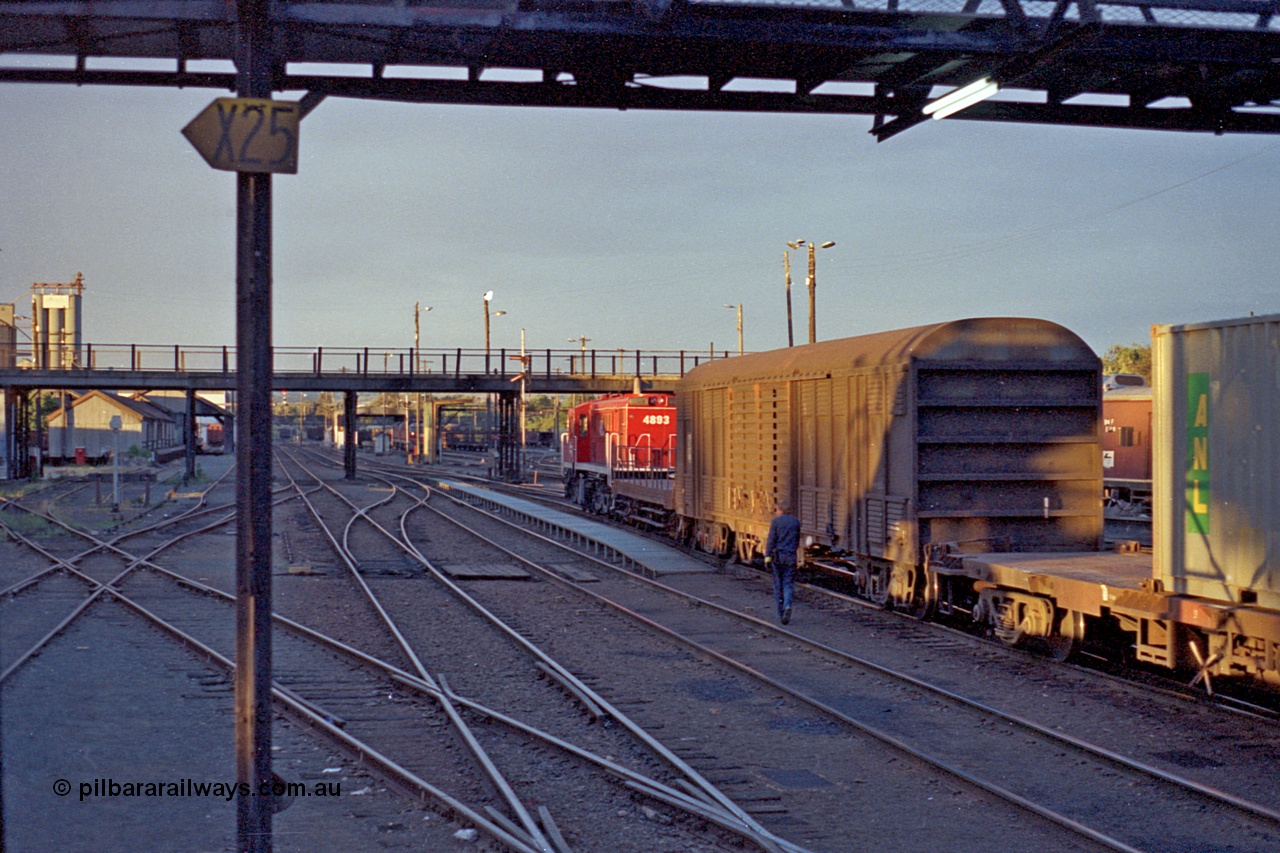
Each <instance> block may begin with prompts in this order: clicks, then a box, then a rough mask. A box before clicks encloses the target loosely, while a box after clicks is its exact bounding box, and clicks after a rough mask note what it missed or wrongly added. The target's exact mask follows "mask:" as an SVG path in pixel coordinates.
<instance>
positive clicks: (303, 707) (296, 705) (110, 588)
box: [0, 487, 660, 853]
mask: <svg viewBox="0 0 1280 853" xmlns="http://www.w3.org/2000/svg"><path fill="white" fill-rule="evenodd" d="M211 488H212V487H211ZM279 491H283V490H277V493H278V492H279ZM312 491H315V490H312ZM309 493H310V492H307V491H305V490H303V494H304V495H305V494H309ZM288 500H292V496H289V497H285V498H282V499H280V500H277V501H276V502H275V504H276V505H279V504H281V503H284V502H286V501H288ZM221 508H225V507H215V508H213V509H215V510H216V509H221ZM22 509H24V511H27V512H30V511H31V510H27V509H26V508H22ZM211 511H212V510H211ZM234 517H235V516H234V514H231V515H228V516H225V517H223V518H221V519H218V520H217V521H215V522H214V523H212V524H209V525H206V526H204V527H202V528H200V529H198V530H195V531H188V532H185V533H183V534H182V535H180V536H178V537H174V538H173V539H171V540H170V541H168V542H166V543H164V544H163V545H161V546H159V547H157V548H155V549H153V550H152V551H151V552H149V553H148V554H147V555H146V556H144V557H138V556H136V555H132V554H129V553H127V552H125V551H123V550H122V549H119V548H113V549H111V550H114V551H115V552H116V553H117V556H120V557H122V558H124V559H127V560H129V561H130V562H129V565H128V566H127V567H126V568H125V569H124V570H122V571H121V572H120V573H119V574H118V575H116V576H115V577H114V578H112V579H111V580H109V581H106V582H105V583H104V582H102V581H99V580H97V579H95V578H92V577H90V576H88V575H86V574H84V573H83V572H82V571H80V570H79V569H77V568H76V567H75V565H74V564H73V563H72V562H71V561H72V560H78V559H82V558H83V556H85V555H87V554H88V553H93V552H95V551H97V550H100V548H101V547H102V546H103V545H105V544H107V543H105V542H103V541H102V540H97V539H95V538H94V537H92V536H90V535H89V534H86V533H84V532H83V531H78V530H75V529H74V528H70V529H71V530H72V532H74V533H76V534H77V535H80V536H83V537H85V538H89V539H90V540H91V541H95V542H98V543H99V547H98V548H94V549H92V550H91V551H89V552H85V553H84V554H81V555H77V556H76V557H72V558H70V559H67V558H60V557H57V556H56V555H53V554H51V553H49V552H48V551H47V550H45V549H43V548H41V547H40V546H39V545H38V544H36V543H35V542H33V541H31V540H30V539H29V538H27V537H24V536H21V535H18V534H16V533H15V534H14V536H15V539H17V540H18V541H20V542H22V544H24V545H27V546H28V547H30V548H32V549H33V550H36V551H37V552H38V553H41V554H42V555H43V556H46V557H48V558H49V559H51V560H54V561H56V565H55V566H54V567H52V569H51V570H57V569H58V568H65V569H66V570H67V571H68V572H69V573H70V574H71V575H73V576H75V577H78V578H80V579H82V580H84V581H86V582H88V583H89V584H91V585H93V586H94V587H95V589H94V591H93V592H92V593H91V594H90V595H89V597H88V598H87V599H86V600H85V601H83V602H81V604H80V605H79V606H78V607H77V608H76V610H75V611H74V612H73V613H72V614H70V615H69V616H68V617H66V618H65V619H64V620H63V621H62V622H61V623H60V624H59V625H58V626H57V627H56V628H55V629H53V630H52V631H50V632H49V633H48V634H47V635H46V636H45V637H44V638H43V639H42V640H41V641H40V642H39V643H37V644H36V645H35V646H34V647H33V648H32V649H30V650H29V651H28V652H27V653H26V654H24V655H23V656H22V658H21V660H19V661H18V662H16V663H15V664H14V665H13V666H11V667H9V668H8V669H7V670H6V671H5V672H4V673H3V674H2V675H0V681H3V680H4V679H6V678H8V676H9V675H10V674H12V672H14V671H16V670H17V669H18V668H19V667H20V666H21V664H22V663H24V662H25V661H26V660H27V659H29V658H30V657H31V656H33V655H34V654H35V653H36V652H38V651H39V650H40V648H42V647H43V646H44V645H46V644H47V643H48V642H49V641H51V640H52V639H53V638H54V637H55V636H57V635H58V634H59V633H60V632H61V631H62V630H65V628H66V626H68V625H69V624H71V622H72V621H73V620H74V619H75V618H76V617H77V616H79V615H80V614H81V613H82V612H83V611H84V610H86V609H87V608H88V607H89V606H90V605H91V604H92V603H93V602H94V601H96V600H97V599H98V598H99V597H100V596H102V595H103V594H104V593H106V594H109V595H111V596H112V597H113V598H115V599H117V600H119V601H121V602H122V603H124V604H126V605H128V606H130V607H132V608H133V609H135V610H137V611H138V612H140V613H143V614H144V615H146V616H147V617H148V618H150V619H152V621H154V622H156V624H158V625H161V627H164V628H166V629H167V630H170V631H171V632H174V633H176V634H177V635H184V632H181V631H180V630H178V629H176V628H175V627H174V626H171V625H168V624H167V623H165V622H164V620H162V619H160V618H159V617H156V616H155V615H154V614H151V613H150V612H149V611H147V610H146V608H145V607H142V606H141V605H139V604H137V603H136V602H134V601H132V600H131V599H129V597H128V596H127V595H125V594H124V593H122V592H121V591H120V590H119V589H118V588H116V587H115V584H117V583H119V582H120V581H121V580H123V579H124V578H125V577H127V576H128V575H129V574H130V573H131V572H133V571H134V570H135V569H136V568H138V567H140V566H145V567H148V568H151V569H153V570H154V571H156V572H158V573H160V574H163V575H165V576H167V577H170V578H172V579H173V580H175V581H176V582H178V583H180V584H182V585H185V586H189V587H191V588H192V589H193V590H197V591H200V592H204V593H209V594H212V595H214V596H217V597H220V598H222V599H224V600H228V601H232V602H234V600H235V597H234V596H233V595H230V594H228V593H225V592H223V591H221V590H218V589H215V588H213V587H209V586H207V585H205V584H201V583H199V582H198V581H194V580H192V579H190V578H186V577H184V576H182V575H180V574H178V573H176V572H174V571H171V570H169V569H166V568H164V567H163V566H159V565H157V564H155V563H152V562H150V559H149V558H150V557H152V556H154V555H155V554H157V553H159V552H160V551H162V550H164V549H165V548H168V547H170V546H171V545H173V544H176V543H177V542H178V541H181V540H182V539H185V538H187V537H189V536H192V535H195V534H196V533H203V532H207V531H209V530H212V529H215V528H217V527H221V526H224V525H225V524H227V523H229V522H231V521H232V520H234ZM189 518H190V514H189V513H188V514H184V516H182V517H178V518H174V519H169V520H166V521H165V522H163V523H161V524H158V525H154V526H153V527H163V526H167V525H171V524H174V523H177V522H178V521H182V520H189ZM0 527H4V525H3V522H0ZM5 529H8V528H5ZM149 529H151V528H149ZM11 532H12V531H11ZM136 532H138V531H135V532H134V533H136ZM128 535H133V534H132V533H131V534H126V535H125V536H120V537H116V538H115V539H113V540H111V541H112V542H116V541H119V540H120V539H122V538H127V536H128ZM273 618H274V619H275V620H276V621H277V622H279V623H281V624H284V625H285V626H287V627H290V628H292V629H294V630H296V631H299V632H301V633H302V634H303V635H304V636H308V637H309V638H311V639H313V640H319V641H320V642H322V643H323V644H324V645H325V646H326V647H329V648H336V649H339V650H341V651H343V652H345V653H347V654H349V655H352V656H354V657H356V658H357V659H360V660H362V661H363V662H365V663H366V664H372V665H373V666H374V667H375V668H376V669H378V670H380V671H383V672H384V674H386V675H387V676H388V677H391V678H396V679H397V680H401V679H408V681H409V682H416V681H417V680H416V679H414V678H413V677H412V676H410V675H409V674H408V673H404V672H403V671H402V670H399V669H397V668H395V667H392V666H391V665H389V664H386V663H385V662H382V661H379V660H377V659H376V658H373V657H371V656H369V655H366V654H364V653H363V652H360V651H359V650H357V649H354V648H351V647H349V646H345V645H343V644H341V643H340V642H338V641H336V640H334V639H332V638H329V637H326V636H324V635H322V634H319V633H318V632H315V631H313V630H311V629H309V628H306V627H305V626H303V625H300V624H298V623H295V622H292V620H288V619H286V618H284V617H282V616H280V615H279V614H273ZM185 636H187V637H189V635H185ZM189 642H191V643H192V644H193V645H194V647H197V648H199V650H200V651H202V652H203V653H205V654H207V655H208V656H209V657H210V658H212V659H215V660H219V661H220V662H222V663H224V664H225V665H227V666H228V667H229V668H230V669H231V670H232V671H234V664H232V663H231V662H230V661H229V659H226V658H225V657H223V656H221V655H219V654H218V653H217V652H216V651H214V650H212V649H210V648H208V647H207V646H203V644H200V643H199V641H197V640H194V638H189ZM424 687H425V685H424ZM274 688H275V689H274V692H275V695H277V698H279V699H280V701H282V702H284V703H285V704H286V705H288V706H289V707H290V708H291V709H293V710H294V711H295V712H297V713H299V714H302V715H303V716H304V717H305V718H306V719H307V720H308V721H309V722H311V723H312V724H314V725H315V726H317V727H319V728H320V729H322V730H324V731H325V732H326V733H327V734H329V735H331V736H333V737H335V738H337V739H338V740H339V741H340V742H342V743H344V744H345V745H347V746H348V747H350V748H352V749H354V750H355V751H356V752H357V753H358V754H362V755H364V756H366V757H369V758H371V759H373V760H374V761H375V763H377V764H379V765H380V766H382V767H383V768H384V769H385V770H386V771H387V772H388V773H390V774H391V775H393V776H396V777H398V778H400V779H402V780H403V781H405V782H407V783H408V784H410V785H411V786H413V787H415V788H417V789H419V791H421V792H425V793H428V794H430V795H432V796H435V797H436V798H437V799H438V800H439V801H440V802H442V803H444V804H445V805H446V806H448V807H450V808H453V809H455V810H457V811H458V812H460V813H463V814H465V815H466V816H467V818H468V819H470V820H472V821H474V822H475V823H476V824H477V825H478V826H480V827H481V828H483V829H485V831H486V832H488V833H489V834H491V835H492V836H493V837H495V838H497V839H498V840H501V841H503V842H504V843H507V844H509V845H510V846H512V847H513V848H514V849H516V850H520V851H524V850H531V851H535V853H543V850H542V848H535V847H532V846H527V843H526V842H523V841H520V840H513V839H512V838H511V837H508V836H507V835H506V834H505V833H504V832H503V831H502V829H501V828H500V827H495V826H494V825H493V824H492V823H491V822H489V821H487V820H486V819H485V818H484V817H483V816H481V815H479V814H478V813H476V812H475V811H474V810H472V809H470V807H468V806H466V805H465V804H462V803H461V802H460V801H458V800H456V799H455V798H453V797H452V796H451V795H448V794H447V793H444V792H443V791H440V790H439V789H436V788H434V787H432V786H431V785H430V784H429V783H427V782H425V781H424V780H422V779H420V778H419V777H417V776H416V775H414V774H412V773H411V772H409V771H407V770H405V769H404V768H403V767H401V766H400V765H398V764H397V763H395V762H394V761H391V760H390V759H388V758H386V757H385V756H382V755H381V754H380V753H379V752H377V751H376V750H374V749H372V748H371V747H369V746H368V745H367V744H364V743H363V742H360V741H359V740H358V739H355V738H354V737H352V736H350V735H348V734H347V733H345V732H342V731H341V730H340V729H338V728H337V727H335V726H333V725H332V724H331V723H329V721H327V720H326V719H325V715H324V713H322V709H319V708H318V707H317V706H315V705H314V703H311V702H310V701H309V700H307V699H305V697H302V696H300V695H298V694H297V693H296V692H295V691H293V690H292V689H291V688H289V687H287V686H285V685H282V684H280V683H278V682H276V683H275V684H274ZM435 691H436V695H437V697H439V695H440V691H439V688H438V687H437V688H435ZM426 692H428V693H429V692H431V691H430V689H427V690H426ZM528 731H530V732H531V733H537V730H536V729H532V728H531V727H528ZM542 737H543V738H544V739H546V738H548V737H550V736H548V735H546V734H542ZM596 761H597V763H599V762H602V761H603V759H599V758H597V759H596ZM639 780H640V783H641V784H647V785H650V786H659V785H660V783H657V782H655V781H654V780H650V779H646V778H645V777H642V776H641V777H639ZM552 825H554V823H552Z"/></svg>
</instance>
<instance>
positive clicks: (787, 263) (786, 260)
mask: <svg viewBox="0 0 1280 853" xmlns="http://www.w3.org/2000/svg"><path fill="white" fill-rule="evenodd" d="M799 242H800V241H799V240H797V241H796V242H795V243H788V244H787V245H788V246H790V247H791V248H793V249H794V248H796V244H797V243H799ZM782 271H783V272H784V273H785V274H786V277H787V346H789V347H793V346H795V345H796V336H795V332H794V331H793V330H792V326H791V253H790V252H788V251H787V250H786V249H783V250H782Z"/></svg>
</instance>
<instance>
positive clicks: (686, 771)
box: [313, 459, 803, 853]
mask: <svg viewBox="0 0 1280 853" xmlns="http://www.w3.org/2000/svg"><path fill="white" fill-rule="evenodd" d="M320 461H322V462H324V463H325V464H332V463H330V462H329V461H328V460H325V459H321V460H320ZM313 476H314V475H313ZM378 479H382V478H378ZM383 482H387V481H386V480H383ZM410 482H413V481H410ZM389 485H392V487H393V488H396V489H397V490H398V491H400V492H402V493H404V494H406V495H408V493H407V492H405V491H404V490H403V489H400V488H399V487H396V486H395V485H394V484H393V483H389ZM414 485H416V486H418V487H420V488H422V489H423V490H424V491H427V492H428V495H429V490H427V488H426V487H425V486H423V485H422V484H421V483H417V482H414ZM408 496H409V497H410V498H411V499H412V500H414V502H415V506H413V507H411V508H410V509H409V510H406V512H405V513H404V514H402V515H401V517H400V525H401V536H402V537H404V540H403V541H401V540H399V539H397V538H396V537H394V536H392V535H391V534H390V533H388V532H387V531H386V530H385V528H383V527H382V526H381V525H379V524H377V522H375V521H373V520H372V519H369V521H370V523H371V524H373V525H374V526H375V527H376V528H377V529H378V530H380V531H381V532H382V533H383V534H384V535H385V536H387V537H388V538H389V539H390V540H391V541H392V542H393V543H395V544H396V545H397V546H398V547H399V548H401V549H402V550H403V551H404V552H405V553H406V554H408V555H409V556H410V557H412V558H413V559H415V560H417V561H418V562H420V563H421V564H422V566H423V567H424V568H426V569H427V570H428V571H429V572H431V574H432V575H433V576H434V577H435V578H436V579H437V580H438V581H439V582H440V583H441V584H443V585H444V586H445V587H446V588H447V589H449V590H450V591H451V592H452V593H453V594H454V595H455V596H457V597H458V598H460V599H461V600H462V601H463V602H464V603H466V604H467V605H468V606H469V607H471V608H472V609H473V610H475V611H476V612H477V613H478V614H480V615H481V616H483V617H484V618H485V619H486V620H488V621H489V622H490V623H491V624H493V625H494V626H495V627H496V628H497V629H498V630H499V631H501V632H503V633H504V634H506V635H507V636H508V637H509V638H510V639H511V640H512V641H513V642H515V643H517V644H518V645H520V646H521V647H523V648H525V649H526V651H528V652H529V653H530V654H531V655H532V656H533V657H534V658H535V659H536V660H539V661H542V662H543V663H544V664H546V665H547V666H548V667H551V668H552V669H554V670H555V671H557V672H558V673H559V674H560V676H561V677H562V678H564V679H567V680H569V681H571V682H572V683H573V684H574V685H575V686H576V687H577V689H578V690H580V691H581V692H583V693H584V694H586V695H588V696H590V697H591V699H592V700H593V701H594V702H595V703H597V704H598V705H599V706H600V707H602V708H604V709H605V710H606V711H607V713H609V715H610V716H612V717H613V718H614V719H615V720H616V721H617V722H618V723H620V724H621V725H622V726H624V727H625V728H627V730H628V731H630V732H631V733H632V735H633V736H634V737H636V738H637V739H638V740H640V741H641V742H642V743H644V744H645V745H646V746H647V747H648V748H649V749H650V750H652V751H653V752H654V753H655V754H656V755H658V756H659V757H661V758H662V759H663V760H664V761H666V762H668V763H669V764H671V766H673V767H675V768H676V769H677V770H679V772H680V773H682V774H683V775H685V776H686V777H687V778H688V779H690V780H692V781H693V782H694V783H695V784H696V785H697V786H698V787H699V788H700V789H701V790H703V791H704V792H706V794H707V795H708V796H710V797H712V798H713V799H714V800H715V801H716V802H717V804H718V805H719V807H720V808H721V809H722V810H724V811H725V812H726V816H728V817H731V818H732V819H733V820H734V821H737V823H736V824H733V825H731V826H729V827H727V828H730V829H732V830H733V831H734V832H736V833H738V834H739V835H742V836H743V837H745V838H748V839H749V840H751V841H752V842H753V843H755V844H757V845H759V846H761V847H762V848H763V849H765V850H767V851H771V850H776V849H783V850H787V851H794V853H803V848H800V847H798V846H797V845H795V844H793V843H791V842H789V841H787V840H785V839H782V838H780V837H778V836H775V835H774V834H773V833H771V832H769V830H767V829H766V828H764V827H763V826H761V825H760V824H759V823H758V822H756V821H755V819H754V818H752V817H751V816H750V815H749V814H747V813H746V812H745V811H744V810H742V809H741V808H740V807H738V805H737V804H736V803H734V802H733V801H732V800H731V799H730V798H729V797H727V796H725V794H724V793H723V792H721V791H720V790H719V789H718V788H716V787H715V786H714V785H712V784H711V783H710V782H709V781H708V780H706V779H705V778H704V777H703V776H702V775H701V774H699V773H698V772H697V771H696V770H695V769H694V768H693V767H691V766H690V765H688V764H687V763H686V762H685V761H684V760H683V759H681V758H680V757H679V756H677V755H675V754H674V753H673V752H671V751H670V750H668V749H667V748H666V746H665V745H663V744H662V743H661V742H660V741H658V740H657V739H655V738H653V737H652V736H651V735H649V734H648V732H646V731H645V730H644V729H643V728H642V727H641V726H639V725H638V724H636V723H635V722H634V721H633V720H631V719H630V718H629V717H628V716H627V715H625V714H624V713H622V711H620V710H619V709H617V708H616V707H614V706H613V705H612V704H611V703H609V702H608V701H607V700H606V699H604V698H603V697H602V696H600V695H599V694H598V693H596V691H594V690H592V689H591V688H590V687H588V686H587V685H586V684H584V683H582V682H581V681H580V680H579V679H578V678H577V677H576V676H574V675H573V674H572V673H571V672H569V671H568V670H567V669H566V668H565V667H564V666H562V665H561V664H560V663H559V662H558V661H556V660H555V659H554V658H551V657H550V656H549V655H547V654H546V653H545V652H543V651H542V650H541V649H539V648H538V647H537V646H536V645H534V644H533V643H532V642H530V641H529V640H528V639H527V638H525V637H524V636H523V635H522V634H520V633H519V632H518V631H516V630H515V629H513V628H511V627H510V626H509V625H507V624H506V623H505V622H503V621H502V620H501V619H500V618H499V617H498V616H496V615H495V614H493V613H492V612H491V611H489V610H488V609H487V608H485V607H484V606H483V605H482V604H480V603H479V602H478V601H476V600H475V599H474V598H472V597H471V596H470V595H468V594H467V593H466V592H465V591H464V590H463V589H462V588H461V587H459V586H458V585H457V584H456V583H454V582H453V581H452V580H451V579H449V578H448V577H447V576H446V575H444V573H442V572H441V571H439V570H438V569H437V568H436V567H435V566H433V565H432V564H431V563H430V562H429V561H428V560H427V559H426V558H425V557H424V556H423V555H422V554H421V553H420V552H418V550H417V549H416V548H414V547H413V545H412V542H411V541H410V539H409V537H408V535H407V532H406V531H405V529H404V525H405V521H406V519H407V517H408V515H409V513H411V512H413V511H414V510H416V509H418V508H421V507H427V508H428V509H430V507H428V506H427V504H426V501H425V499H418V498H417V497H415V496H412V495H408ZM344 500H345V499H344ZM348 503H349V502H348Z"/></svg>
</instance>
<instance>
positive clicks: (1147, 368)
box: [1102, 344, 1151, 384]
mask: <svg viewBox="0 0 1280 853" xmlns="http://www.w3.org/2000/svg"><path fill="white" fill-rule="evenodd" d="M1102 372H1103V373H1136V374H1137V375H1139V376H1141V377H1142V378H1143V379H1145V380H1147V382H1148V384H1149V383H1150V382H1151V347H1150V346H1144V345H1142V344H1129V345H1128V346H1125V345H1123V344H1112V345H1111V346H1110V347H1108V348H1107V351H1106V352H1105V353H1103V354H1102Z"/></svg>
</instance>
